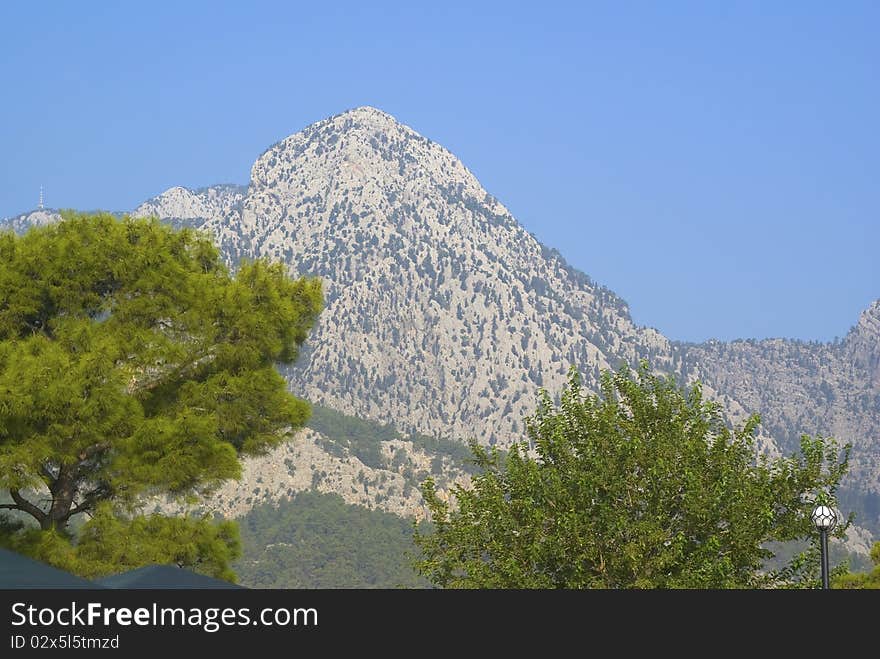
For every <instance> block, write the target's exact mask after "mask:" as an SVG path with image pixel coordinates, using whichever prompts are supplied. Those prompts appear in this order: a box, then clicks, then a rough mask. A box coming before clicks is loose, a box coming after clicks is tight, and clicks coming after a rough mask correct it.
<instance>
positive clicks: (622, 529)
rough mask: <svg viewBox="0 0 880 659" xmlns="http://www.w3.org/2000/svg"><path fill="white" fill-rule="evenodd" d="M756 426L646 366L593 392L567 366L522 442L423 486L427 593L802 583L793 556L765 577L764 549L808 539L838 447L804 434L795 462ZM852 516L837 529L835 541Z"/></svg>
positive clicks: (836, 476)
mask: <svg viewBox="0 0 880 659" xmlns="http://www.w3.org/2000/svg"><path fill="white" fill-rule="evenodd" d="M758 422H759V419H758V418H757V417H752V418H750V419H749V420H748V421H747V422H746V423H745V424H744V425H743V426H741V427H739V428H736V429H730V428H728V427H727V426H726V425H725V423H724V422H723V419H722V411H721V408H720V406H719V405H718V404H717V403H714V402H711V401H705V400H703V397H702V393H701V389H700V386H699V385H696V386H694V387H692V388H690V389H689V390H683V389H681V388H679V387H678V386H677V385H676V383H675V382H674V381H673V380H672V379H671V378H664V377H659V376H656V375H654V374H652V373H651V372H650V370H649V369H648V366H647V364H646V363H642V365H641V367H640V368H639V369H638V371H637V372H635V373H634V372H633V371H631V370H629V369H627V368H623V369H621V370H620V371H618V372H617V373H616V374H611V373H607V372H606V373H604V374H603V376H602V382H601V392H600V394H599V395H590V394H588V393H587V392H585V391H584V390H583V389H582V386H581V381H580V377H579V376H578V374H577V372H576V371H575V370H574V369H572V370H571V372H570V376H569V380H568V383H567V386H566V387H565V388H564V390H563V392H562V395H561V403H560V404H559V405H558V406H557V405H554V403H553V402H552V401H551V398H550V396H549V394H548V393H547V392H546V391H542V392H541V395H540V403H539V407H538V409H537V412H536V413H535V415H534V416H533V417H531V418H529V419H527V427H528V434H529V438H530V442H523V443H521V444H518V445H516V446H514V447H513V449H512V450H511V451H510V453H509V455H508V456H507V457H506V459H503V460H502V459H501V458H500V456H499V454H498V453H497V452H496V451H494V450H493V451H487V450H485V449H482V448H480V447H478V446H477V445H476V444H472V450H473V452H474V455H475V458H476V461H477V462H478V463H479V464H480V465H481V467H482V468H483V470H484V471H483V473H482V474H481V475H478V476H476V477H475V478H474V480H473V487H472V488H471V489H465V488H463V487H460V486H459V487H457V488H454V490H453V495H454V499H455V502H454V505H453V504H452V503H450V501H447V500H444V499H443V498H441V497H440V496H439V495H438V493H437V491H436V489H435V486H434V483H433V481H432V480H431V479H428V480H427V481H426V482H425V483H424V485H423V488H422V491H423V494H424V497H425V500H426V502H427V505H428V508H429V511H430V514H431V518H432V521H433V530H432V531H430V532H419V531H418V530H416V532H415V540H416V543H417V544H418V545H419V547H420V548H421V550H422V552H423V557H422V558H421V559H420V560H419V561H418V562H417V567H418V569H419V571H420V573H421V574H423V575H424V576H425V577H427V578H428V579H429V580H430V581H431V582H432V583H433V584H436V585H438V586H443V587H458V588H462V587H463V588H554V587H556V588H731V587H772V586H780V585H786V584H792V583H796V582H798V581H803V580H807V581H809V580H810V579H811V578H812V574H811V570H812V569H813V567H814V564H813V562H812V561H810V560H807V558H805V557H804V556H796V557H795V559H793V560H792V562H791V563H790V564H789V565H787V566H786V567H785V568H783V569H781V570H778V571H776V572H766V571H765V570H763V566H764V564H765V561H766V560H767V559H768V558H771V557H772V552H771V551H770V550H769V549H767V547H766V543H768V542H770V541H781V542H786V541H791V540H797V539H808V538H811V537H813V536H814V535H815V533H814V531H813V529H812V526H811V522H810V520H809V512H810V511H811V509H812V503H813V501H815V500H816V499H817V498H821V500H822V501H824V502H826V503H830V504H831V505H834V503H835V496H836V489H837V485H838V482H839V481H840V478H841V477H842V476H843V475H844V474H845V473H846V471H847V465H848V460H849V447H848V446H847V447H845V448H843V449H842V450H841V449H840V448H839V447H838V445H837V444H836V442H835V441H834V440H830V439H829V440H826V439H811V438H809V437H803V438H802V441H801V454H800V455H799V456H795V457H788V458H777V459H772V460H771V459H769V458H767V457H759V458H756V451H755V442H754V435H755V428H756V426H757V424H758ZM848 525H849V520H847V521H846V522H845V523H843V524H841V525H840V528H839V530H838V535H841V536H842V535H843V533H844V532H845V530H846V527H847V526H848Z"/></svg>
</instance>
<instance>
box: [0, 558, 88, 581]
mask: <svg viewBox="0 0 880 659" xmlns="http://www.w3.org/2000/svg"><path fill="white" fill-rule="evenodd" d="M0 588H103V586H101V585H100V584H97V583H94V582H92V581H87V580H85V579H82V578H80V577H77V576H75V575H73V574H70V573H69V572H65V571H64V570H59V569H58V568H54V567H52V566H51V565H48V564H46V563H41V562H40V561H35V560H34V559H32V558H28V557H27V556H22V555H21V554H16V553H15V552H12V551H8V550H6V549H0Z"/></svg>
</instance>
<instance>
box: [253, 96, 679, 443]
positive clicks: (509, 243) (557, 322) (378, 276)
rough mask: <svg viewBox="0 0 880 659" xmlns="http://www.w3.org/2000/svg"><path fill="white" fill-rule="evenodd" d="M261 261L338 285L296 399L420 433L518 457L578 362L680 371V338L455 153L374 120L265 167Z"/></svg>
mask: <svg viewBox="0 0 880 659" xmlns="http://www.w3.org/2000/svg"><path fill="white" fill-rule="evenodd" d="M241 234H242V238H243V241H244V242H245V243H246V244H247V245H249V250H250V252H251V253H252V254H253V255H256V256H266V257H269V258H272V259H280V260H283V261H284V262H286V263H289V264H290V266H291V268H292V269H293V270H294V271H295V272H297V273H300V274H305V273H309V274H316V275H319V276H321V277H322V278H323V280H324V282H325V291H326V296H327V302H328V304H327V309H326V311H325V312H324V313H323V314H322V315H321V317H320V320H319V326H318V327H317V329H316V331H315V333H314V335H313V339H312V340H310V342H309V345H310V350H309V352H308V354H307V355H306V357H305V359H304V360H303V363H302V364H301V365H300V366H298V367H297V368H295V369H293V370H292V371H291V373H290V377H291V381H292V383H293V386H294V388H295V389H296V390H297V391H300V392H302V393H303V394H304V395H305V396H306V397H308V398H309V399H311V400H315V401H317V402H320V403H323V404H325V405H328V406H330V407H333V408H335V409H338V410H341V411H343V412H346V413H349V414H354V415H358V416H362V417H366V418H372V419H378V420H381V421H389V422H393V423H395V424H396V425H399V426H401V427H402V429H405V430H417V431H420V432H423V433H428V434H434V433H439V434H442V435H444V436H453V437H456V438H461V439H465V438H467V437H476V438H477V439H478V440H479V441H481V442H484V443H498V444H500V445H508V444H509V443H510V442H511V441H514V440H519V439H521V438H522V437H523V427H522V419H523V416H524V415H526V414H528V413H531V412H532V411H533V409H534V405H535V392H536V389H537V387H538V386H544V387H547V388H549V389H551V390H556V389H558V388H559V387H560V386H561V384H562V382H563V380H564V378H565V374H566V372H567V369H568V367H569V365H571V364H577V365H578V366H579V367H580V368H581V369H582V370H584V371H585V372H586V373H587V374H588V377H593V376H594V375H595V374H598V372H599V371H600V370H601V369H607V368H616V367H617V366H618V364H619V363H620V362H621V361H626V362H633V361H635V360H636V359H638V358H639V357H648V356H652V357H654V361H655V363H656V364H657V366H659V367H661V368H662V367H663V366H666V365H668V355H669V354H670V349H669V343H668V341H667V340H666V339H665V338H664V337H662V336H661V335H659V334H658V333H656V332H654V331H652V330H643V329H639V328H636V327H635V326H634V325H633V323H632V321H631V319H630V317H629V313H628V310H627V307H626V304H625V303H624V302H623V301H622V300H620V299H619V298H618V297H617V296H615V295H614V294H613V293H611V292H610V291H609V290H607V289H605V288H602V287H600V286H597V285H595V284H593V283H592V282H591V281H590V280H589V279H588V278H587V277H586V276H584V275H582V274H581V273H578V272H577V271H575V270H573V269H571V268H570V267H568V266H567V265H566V263H565V262H564V261H563V259H562V258H561V257H560V256H559V255H558V254H557V253H555V252H552V251H551V250H548V249H546V248H545V247H543V246H542V245H541V244H539V243H538V242H537V241H536V240H535V239H534V237H532V236H531V235H530V234H529V233H528V232H526V231H525V230H524V229H523V228H522V227H521V226H519V225H518V224H517V222H516V221H515V220H514V218H513V217H512V216H511V215H510V213H509V212H508V210H507V209H506V208H505V207H504V206H503V205H502V204H501V203H499V202H498V201H497V200H495V199H494V198H493V197H491V196H490V195H489V194H488V193H487V192H486V191H485V190H484V189H483V188H482V187H481V186H480V184H479V182H478V181H477V180H476V179H475V178H474V176H473V175H472V174H471V173H470V172H469V171H468V170H467V169H466V168H465V167H464V166H463V165H462V164H461V162H459V161H458V160H457V159H456V158H455V157H454V156H453V155H452V154H451V153H449V152H448V151H447V150H446V149H444V148H443V147H441V146H440V145H438V144H435V143H433V142H431V141H430V140H428V139H426V138H424V137H421V136H420V135H418V134H417V133H416V132H414V131H413V130H411V129H409V128H407V127H405V126H403V125H401V124H399V123H398V122H396V121H395V120H394V119H393V118H391V117H390V116H388V115H387V114H384V113H382V112H380V111H378V110H375V109H372V108H360V109H357V110H354V111H351V112H347V113H345V114H342V115H339V116H337V117H333V118H331V119H328V120H326V121H323V122H320V123H318V124H316V125H314V126H312V127H310V128H308V129H306V130H305V131H303V132H302V133H298V134H296V135H294V136H292V137H289V138H288V139H286V140H283V141H282V142H279V143H278V144H276V145H274V146H273V147H271V148H270V149H269V150H268V151H266V153H264V154H263V155H262V156H261V157H260V158H259V159H258V160H257V162H256V164H255V165H254V167H253V171H252V176H251V183H250V187H249V192H248V196H247V197H246V199H245V200H244V203H243V205H242V213H241Z"/></svg>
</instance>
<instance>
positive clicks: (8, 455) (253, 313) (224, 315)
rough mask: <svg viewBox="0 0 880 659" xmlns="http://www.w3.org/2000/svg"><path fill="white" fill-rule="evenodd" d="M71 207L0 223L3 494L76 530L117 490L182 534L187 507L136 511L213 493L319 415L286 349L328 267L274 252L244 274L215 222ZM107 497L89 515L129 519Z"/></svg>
mask: <svg viewBox="0 0 880 659" xmlns="http://www.w3.org/2000/svg"><path fill="white" fill-rule="evenodd" d="M63 215H64V221H62V222H59V223H56V224H53V225H49V226H45V227H38V228H33V229H31V230H30V231H28V233H26V234H25V235H23V236H16V235H14V234H12V233H11V232H5V233H2V234H0V487H2V488H3V489H5V490H6V491H7V492H8V494H9V499H8V502H7V503H3V504H2V505H0V508H3V509H6V510H11V511H19V512H21V513H24V514H26V515H28V516H30V517H31V518H33V520H34V521H35V522H36V524H37V525H38V526H39V528H40V529H41V530H42V531H44V532H52V533H53V534H56V535H60V536H61V537H65V536H68V535H69V529H68V525H69V522H70V520H71V518H74V516H76V515H78V514H81V513H85V514H89V515H92V514H95V513H96V512H97V511H98V508H99V506H100V505H101V504H102V503H104V502H112V504H113V514H114V515H116V516H117V517H116V519H115V521H114V524H115V523H123V522H125V523H126V524H128V525H129V532H130V533H134V534H136V533H138V532H139V531H138V528H136V527H137V525H138V524H146V526H143V527H141V528H142V529H147V528H150V529H151V531H150V532H151V533H154V535H155V536H156V537H157V538H160V537H161V538H165V540H163V542H164V541H166V540H167V543H169V546H170V545H171V544H173V543H174V542H176V540H175V538H176V537H177V532H176V531H174V532H172V531H171V529H172V527H173V526H174V525H175V524H177V522H158V521H156V520H155V519H154V518H153V521H150V519H149V518H142V517H138V516H137V515H136V508H137V505H138V504H139V502H142V501H143V499H144V497H147V496H151V495H160V494H170V495H173V496H186V495H196V494H204V493H205V492H207V491H209V490H210V489H211V488H213V487H215V486H216V485H218V484H219V483H221V482H223V481H224V480H227V479H229V478H236V477H238V476H239V474H240V464H239V456H241V455H252V454H258V453H261V452H264V451H266V450H268V449H269V448H271V447H272V446H274V445H276V444H277V443H279V442H281V441H283V439H284V437H285V432H284V431H285V430H286V429H289V428H295V427H298V426H301V425H302V424H303V423H304V422H305V420H306V419H307V417H308V413H309V408H308V405H307V404H306V403H305V402H304V401H301V400H299V399H297V398H294V397H293V396H291V395H290V394H289V393H288V392H287V390H286V387H285V382H284V380H283V378H282V377H281V375H280V374H279V373H278V372H277V370H276V368H275V364H276V363H278V362H292V361H293V360H294V359H295V358H296V355H297V351H298V349H299V347H300V345H301V344H302V343H303V341H304V340H305V338H306V336H307V333H308V331H309V329H310V328H311V326H312V325H313V323H314V321H315V319H316V317H317V314H318V313H319V310H320V308H321V304H322V302H321V289H320V282H319V280H316V279H307V278H302V279H298V280H292V279H290V278H288V277H287V275H286V273H285V271H284V268H283V267H282V266H281V265H280V264H269V263H267V262H263V261H255V262H250V263H244V264H242V265H241V267H240V269H239V270H238V272H237V274H236V275H235V276H234V277H233V276H232V275H231V274H230V272H229V271H228V270H227V269H226V268H225V267H224V266H223V264H222V263H221V261H220V259H219V254H218V251H217V249H216V248H215V247H214V246H213V244H212V243H211V241H210V240H209V239H208V238H207V237H205V236H202V235H201V234H198V233H195V232H193V231H191V230H189V229H184V230H181V231H174V230H173V229H171V228H169V227H167V226H164V225H162V224H160V223H159V222H158V221H157V220H155V219H134V218H129V217H126V218H123V219H122V220H121V221H120V220H117V219H116V218H114V217H113V216H111V215H107V214H96V215H85V214H76V213H64V214H63ZM102 510H104V511H105V512H103V513H102V514H101V515H96V517H95V519H93V520H92V521H91V522H90V524H91V526H90V527H89V529H88V530H89V531H90V532H94V533H98V531H97V530H96V529H97V527H98V526H101V525H103V526H104V528H102V529H101V530H100V533H116V532H120V533H121V531H119V529H118V528H116V527H114V526H113V525H112V524H110V522H109V518H108V517H107V515H108V514H109V513H107V512H106V510H107V508H103V509H102ZM123 513H124V515H123ZM144 520H146V521H144ZM150 524H159V525H161V529H159V527H150ZM7 528H11V527H9V525H7ZM166 531H168V533H167V534H166V533H165V532H166ZM84 532H85V529H84ZM123 535H124V534H123ZM209 535H210V534H209ZM6 537H7V544H9V543H12V542H13V539H10V537H9V533H7V534H6ZM88 537H89V536H88V534H87V533H86V535H84V536H83V541H82V542H83V548H82V551H83V553H84V555H85V554H86V553H88V552H87V551H86V545H87V539H88ZM96 537H97V536H96ZM215 539H216V538H215ZM25 544H27V543H25ZM233 544H234V543H233ZM148 553H149V552H148ZM233 553H234V552H233ZM120 560H121V561H122V563H124V562H125V561H124V560H122V559H120ZM126 560H127V559H126ZM221 572H222V570H221Z"/></svg>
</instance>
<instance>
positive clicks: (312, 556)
mask: <svg viewBox="0 0 880 659" xmlns="http://www.w3.org/2000/svg"><path fill="white" fill-rule="evenodd" d="M239 525H240V529H241V537H242V545H243V552H244V553H243V557H242V559H241V560H240V561H239V562H238V563H237V564H236V565H235V569H236V571H237V572H238V575H239V581H240V582H241V583H242V584H243V585H245V586H248V587H251V588H424V587H426V586H427V585H428V582H427V581H425V580H424V579H422V578H421V577H419V576H418V574H416V572H415V570H414V569H413V567H412V564H413V561H414V557H415V556H416V555H417V553H418V550H417V548H416V546H415V545H414V544H413V540H412V529H413V523H412V520H409V519H405V518H403V517H399V516H397V515H393V514H391V513H387V512H383V511H380V510H369V509H367V508H364V507H362V506H356V505H352V504H347V503H345V501H343V499H342V497H340V496H339V495H336V494H322V493H318V492H300V493H298V494H297V495H296V496H295V497H293V498H292V499H285V500H283V501H281V502H280V503H279V504H278V505H277V506H275V505H272V504H263V505H260V506H257V507H255V508H254V509H253V510H251V511H250V512H249V513H248V514H247V515H245V516H244V517H242V518H240V520H239Z"/></svg>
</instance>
